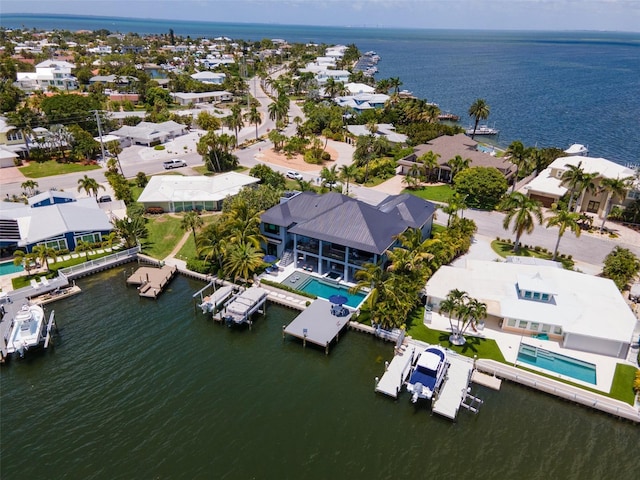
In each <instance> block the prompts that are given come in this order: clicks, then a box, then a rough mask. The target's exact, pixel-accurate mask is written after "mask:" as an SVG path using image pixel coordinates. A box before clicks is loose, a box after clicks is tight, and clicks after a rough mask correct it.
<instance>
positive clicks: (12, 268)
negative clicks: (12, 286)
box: [0, 262, 24, 276]
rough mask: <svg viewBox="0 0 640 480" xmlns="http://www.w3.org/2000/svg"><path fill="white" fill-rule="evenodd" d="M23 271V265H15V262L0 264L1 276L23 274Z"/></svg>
mask: <svg viewBox="0 0 640 480" xmlns="http://www.w3.org/2000/svg"><path fill="white" fill-rule="evenodd" d="M22 270H24V267H23V266H22V265H14V264H13V262H3V263H0V276H1V275H8V274H10V273H17V272H21V271H22Z"/></svg>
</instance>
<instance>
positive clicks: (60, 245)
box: [39, 238, 68, 250]
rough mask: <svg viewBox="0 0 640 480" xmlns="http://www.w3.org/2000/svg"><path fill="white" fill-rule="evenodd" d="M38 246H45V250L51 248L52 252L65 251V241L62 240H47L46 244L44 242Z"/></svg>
mask: <svg viewBox="0 0 640 480" xmlns="http://www.w3.org/2000/svg"><path fill="white" fill-rule="evenodd" d="M39 245H45V246H46V247H47V248H53V249H54V250H66V249H67V248H68V247H67V241H66V240H65V239H64V238H62V239H60V240H49V241H48V242H44V244H42V243H40V244H39Z"/></svg>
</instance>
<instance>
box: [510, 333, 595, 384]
mask: <svg viewBox="0 0 640 480" xmlns="http://www.w3.org/2000/svg"><path fill="white" fill-rule="evenodd" d="M518 361H519V362H522V363H526V364H528V365H533V366H535V367H538V368H542V369H544V370H549V371H551V372H554V373H559V374H560V375H564V376H567V377H571V378H575V379H576V380H581V381H583V382H587V383H591V384H593V385H595V384H596V366H595V365H594V364H593V363H589V362H583V361H582V360H578V359H576V358H572V357H567V356H565V355H561V354H559V353H555V352H551V351H549V350H544V349H542V348H538V347H533V346H531V345H526V344H524V343H523V344H522V345H520V350H519V351H518Z"/></svg>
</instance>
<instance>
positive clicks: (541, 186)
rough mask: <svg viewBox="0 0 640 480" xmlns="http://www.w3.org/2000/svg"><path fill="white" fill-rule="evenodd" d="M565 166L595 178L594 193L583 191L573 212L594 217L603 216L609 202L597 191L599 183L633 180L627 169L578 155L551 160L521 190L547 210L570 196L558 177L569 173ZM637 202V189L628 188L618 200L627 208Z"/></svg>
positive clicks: (599, 159)
mask: <svg viewBox="0 0 640 480" xmlns="http://www.w3.org/2000/svg"><path fill="white" fill-rule="evenodd" d="M567 165H572V166H574V167H577V166H578V165H580V168H581V169H582V170H583V171H584V172H585V173H597V174H598V176H597V178H596V179H595V180H594V185H595V187H596V188H595V190H594V191H587V190H584V191H583V192H582V193H581V194H580V196H579V198H577V199H576V201H577V211H579V212H587V213H595V214H596V215H598V216H599V217H602V216H603V215H604V213H605V209H606V208H607V201H608V199H609V193H608V192H599V191H598V190H599V186H600V183H601V182H602V179H604V178H626V177H634V176H635V174H634V171H633V170H631V169H630V168H627V167H625V166H623V165H620V164H618V163H615V162H612V161H610V160H607V159H605V158H595V157H585V156H582V155H574V156H570V157H560V158H557V159H556V160H554V161H553V162H552V163H551V164H550V165H549V166H548V167H547V168H545V169H544V170H543V171H542V172H540V174H539V175H538V176H537V177H536V178H534V179H533V180H531V182H529V183H528V184H527V185H526V186H525V187H524V190H525V192H526V193H527V195H528V196H529V197H530V198H533V199H534V200H537V201H539V202H540V203H541V204H542V205H543V206H545V207H551V205H552V204H553V203H556V202H557V201H558V200H559V199H560V198H562V197H563V196H565V195H566V194H568V193H569V194H570V191H569V190H570V189H569V187H568V185H566V183H564V182H563V181H562V175H563V174H564V172H566V171H567V170H568V169H569V167H568V166H567ZM638 198H640V191H638V189H637V188H632V189H630V190H629V191H628V192H627V195H626V198H624V199H622V204H624V205H628V204H629V203H631V202H633V201H634V200H636V199H638ZM617 200H620V199H617Z"/></svg>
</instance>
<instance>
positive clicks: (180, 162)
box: [162, 158, 187, 170]
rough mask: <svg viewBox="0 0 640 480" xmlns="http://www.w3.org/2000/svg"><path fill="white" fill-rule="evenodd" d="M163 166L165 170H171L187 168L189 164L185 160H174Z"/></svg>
mask: <svg viewBox="0 0 640 480" xmlns="http://www.w3.org/2000/svg"><path fill="white" fill-rule="evenodd" d="M162 166H163V167H164V169H165V170H170V169H172V168H180V167H186V166H187V162H185V161H184V160H179V159H177V158H172V159H171V160H167V161H166V162H164V163H163V164H162Z"/></svg>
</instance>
